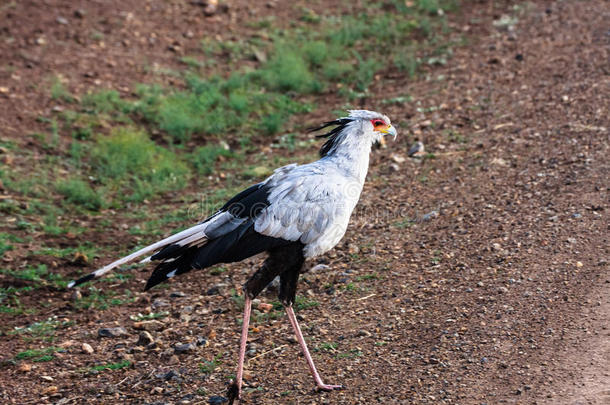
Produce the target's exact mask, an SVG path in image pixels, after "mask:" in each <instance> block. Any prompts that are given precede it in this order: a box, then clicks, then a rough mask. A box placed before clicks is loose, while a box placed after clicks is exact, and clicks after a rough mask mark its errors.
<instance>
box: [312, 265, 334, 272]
mask: <svg viewBox="0 0 610 405" xmlns="http://www.w3.org/2000/svg"><path fill="white" fill-rule="evenodd" d="M329 268H330V267H329V266H328V265H326V264H323V263H320V264H316V265H315V266H313V267H312V268H311V270H309V271H310V272H311V273H315V272H316V271H322V270H327V269H329Z"/></svg>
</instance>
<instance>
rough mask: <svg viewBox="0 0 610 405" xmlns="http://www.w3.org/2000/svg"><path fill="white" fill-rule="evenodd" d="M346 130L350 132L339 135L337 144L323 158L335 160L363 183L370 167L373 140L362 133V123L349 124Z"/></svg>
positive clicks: (347, 172)
mask: <svg viewBox="0 0 610 405" xmlns="http://www.w3.org/2000/svg"><path fill="white" fill-rule="evenodd" d="M344 131H346V132H347V131H349V132H347V133H342V134H340V135H339V136H340V137H341V139H340V140H339V139H338V143H337V144H336V146H334V147H333V149H332V150H331V151H330V152H329V154H328V155H326V156H325V157H324V158H323V159H327V160H329V161H333V162H335V163H336V164H337V166H338V167H340V168H341V169H343V170H344V171H345V172H346V174H348V175H350V176H351V177H354V178H356V179H357V180H358V181H359V182H360V184H361V185H362V184H364V179H365V178H366V174H367V172H368V169H369V155H370V153H371V141H370V139H369V137H368V136H366V135H364V134H363V133H362V132H363V129H362V128H361V126H360V125H358V126H355V127H354V126H352V125H349V126H348V127H347V128H346V129H345V130H344ZM354 132H355V133H354Z"/></svg>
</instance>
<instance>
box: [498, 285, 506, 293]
mask: <svg viewBox="0 0 610 405" xmlns="http://www.w3.org/2000/svg"><path fill="white" fill-rule="evenodd" d="M498 292H499V293H500V294H506V293H507V292H508V288H506V287H499V288H498Z"/></svg>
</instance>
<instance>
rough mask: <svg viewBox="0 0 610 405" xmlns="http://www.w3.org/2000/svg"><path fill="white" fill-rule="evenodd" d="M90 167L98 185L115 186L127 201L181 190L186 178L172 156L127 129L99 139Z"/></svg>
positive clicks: (182, 169) (135, 132)
mask: <svg viewBox="0 0 610 405" xmlns="http://www.w3.org/2000/svg"><path fill="white" fill-rule="evenodd" d="M91 164H92V166H93V169H94V170H95V172H96V173H97V175H98V176H99V177H100V180H101V181H102V183H104V184H106V185H109V186H114V187H117V186H118V188H119V189H120V191H121V192H124V193H125V195H126V197H125V199H126V200H128V201H142V200H144V199H145V198H148V197H150V196H152V195H154V194H157V193H162V192H166V191H171V190H178V189H181V188H183V187H184V185H185V183H186V181H187V180H188V178H189V176H190V171H189V169H188V167H187V166H186V165H185V164H184V163H183V162H181V161H180V160H178V159H177V157H176V155H175V154H174V153H172V152H171V151H169V150H167V149H164V148H162V147H160V146H158V145H156V144H155V143H154V142H153V141H151V140H150V138H148V136H147V135H146V134H145V133H144V132H141V131H135V130H132V129H129V128H121V129H118V130H116V131H114V132H113V133H112V134H111V135H110V136H106V137H99V138H98V140H97V144H96V145H95V146H94V147H93V149H92V151H91ZM128 190H130V191H131V192H130V191H128Z"/></svg>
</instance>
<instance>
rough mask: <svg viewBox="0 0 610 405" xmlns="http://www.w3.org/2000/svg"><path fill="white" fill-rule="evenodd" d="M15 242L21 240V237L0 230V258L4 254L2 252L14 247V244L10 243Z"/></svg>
mask: <svg viewBox="0 0 610 405" xmlns="http://www.w3.org/2000/svg"><path fill="white" fill-rule="evenodd" d="M15 242H17V243H19V242H23V239H21V238H19V237H17V236H15V235H11V234H10V233H6V232H0V258H2V256H4V254H5V253H6V252H8V251H9V250H13V249H14V246H13V245H11V243H15Z"/></svg>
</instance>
